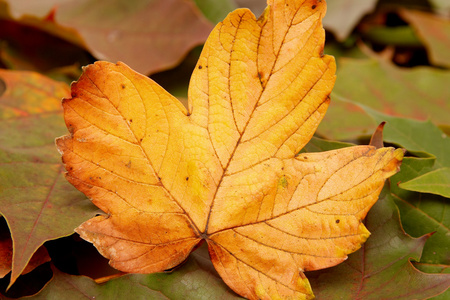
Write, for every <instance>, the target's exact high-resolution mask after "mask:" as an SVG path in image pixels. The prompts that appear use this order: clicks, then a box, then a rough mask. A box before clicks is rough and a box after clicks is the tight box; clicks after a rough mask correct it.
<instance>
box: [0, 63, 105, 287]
mask: <svg viewBox="0 0 450 300" xmlns="http://www.w3.org/2000/svg"><path fill="white" fill-rule="evenodd" d="M0 79H1V80H0V82H4V86H5V90H4V93H3V94H2V95H1V96H0V121H1V122H0V187H1V189H0V213H1V214H2V215H3V216H4V218H5V219H6V221H7V223H8V226H9V228H10V231H11V236H12V240H13V250H14V255H13V264H12V274H11V283H13V282H14V281H15V280H16V279H17V277H18V276H19V275H20V274H21V273H22V271H23V270H24V268H25V266H26V265H27V264H28V262H29V260H30V258H31V257H32V255H33V253H34V252H35V251H36V250H37V249H38V248H39V247H40V246H41V245H42V244H43V243H44V242H45V241H48V240H52V239H56V238H59V237H61V236H66V235H70V234H72V233H73V229H74V228H75V227H76V226H78V225H79V224H80V223H81V222H83V221H85V220H87V219H88V218H89V217H91V216H92V215H93V214H95V212H96V211H97V209H96V207H95V206H93V205H92V204H91V203H90V201H89V200H87V199H86V197H85V196H84V195H83V194H81V193H80V192H78V191H77V190H76V189H75V188H73V186H72V185H71V184H69V183H68V182H67V181H66V179H65V178H64V167H63V165H62V163H61V157H60V155H59V153H58V151H57V150H56V147H55V144H54V139H55V137H56V136H58V135H62V134H64V132H65V131H66V129H65V126H64V121H63V117H62V109H61V98H62V97H66V96H68V92H69V89H68V86H67V85H66V84H63V83H58V82H56V81H52V80H50V79H48V78H46V77H44V76H41V75H39V74H37V73H32V72H18V71H5V70H3V71H2V70H0Z"/></svg>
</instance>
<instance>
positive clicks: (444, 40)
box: [399, 9, 450, 68]
mask: <svg viewBox="0 0 450 300" xmlns="http://www.w3.org/2000/svg"><path fill="white" fill-rule="evenodd" d="M399 13H400V16H401V17H402V18H403V19H404V20H406V21H407V22H408V23H410V24H411V26H412V27H413V28H414V30H415V32H416V33H417V36H418V37H419V38H420V39H421V40H422V41H423V43H424V44H425V47H426V48H427V51H428V54H429V58H430V60H431V62H432V63H433V64H435V65H438V66H444V67H447V68H449V67H450V51H448V49H449V48H450V19H449V18H448V17H447V18H444V17H440V16H438V15H436V14H430V13H426V12H421V11H415V10H406V9H403V10H400V12H399Z"/></svg>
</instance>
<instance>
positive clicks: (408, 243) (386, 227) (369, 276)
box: [308, 191, 450, 300]
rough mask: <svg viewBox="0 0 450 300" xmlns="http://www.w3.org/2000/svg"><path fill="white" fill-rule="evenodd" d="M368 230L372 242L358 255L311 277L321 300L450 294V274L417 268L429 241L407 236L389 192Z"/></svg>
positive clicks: (371, 217)
mask: <svg viewBox="0 0 450 300" xmlns="http://www.w3.org/2000/svg"><path fill="white" fill-rule="evenodd" d="M365 224H366V226H367V228H368V229H370V231H371V232H372V236H371V237H370V239H369V240H368V241H367V242H366V243H365V244H364V245H363V246H362V248H361V249H360V250H359V251H358V252H356V253H354V254H352V255H350V256H349V259H348V260H347V261H345V262H344V263H343V264H340V265H339V266H336V267H334V268H330V269H327V270H322V271H317V272H312V273H309V274H308V277H309V278H310V280H311V284H312V286H313V289H314V291H315V293H316V296H317V298H318V299H355V300H358V299H364V300H366V299H405V300H407V299H428V298H430V297H433V296H436V295H438V294H440V293H442V292H444V291H445V290H446V289H447V288H448V286H449V284H450V274H426V273H423V272H421V271H419V270H417V269H416V268H415V267H414V266H413V265H412V263H411V260H415V261H419V260H420V257H421V253H422V247H423V246H424V244H425V242H426V241H427V238H428V237H429V235H425V236H422V237H420V238H417V239H414V238H411V237H409V236H408V235H406V234H405V233H404V231H403V230H402V228H401V226H400V223H399V215H398V210H397V208H396V207H395V204H394V202H393V200H392V197H391V196H390V195H389V193H388V191H386V195H385V196H383V197H381V198H380V200H379V201H378V202H377V203H376V204H375V205H374V207H373V208H372V209H371V211H370V212H369V214H368V215H367V218H366V220H365ZM387 233H388V234H387Z"/></svg>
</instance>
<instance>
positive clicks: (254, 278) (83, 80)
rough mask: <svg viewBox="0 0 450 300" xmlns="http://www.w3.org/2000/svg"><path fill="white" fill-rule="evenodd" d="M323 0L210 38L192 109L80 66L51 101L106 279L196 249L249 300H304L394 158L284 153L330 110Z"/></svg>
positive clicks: (353, 241)
mask: <svg viewBox="0 0 450 300" xmlns="http://www.w3.org/2000/svg"><path fill="white" fill-rule="evenodd" d="M324 13H325V2H324V1H318V0H308V1H269V7H268V9H266V11H265V12H264V14H263V16H262V17H260V18H259V19H258V20H256V19H255V17H254V16H253V14H252V13H251V12H250V11H249V10H247V9H239V10H236V11H234V12H233V13H231V14H230V15H229V16H228V17H227V18H226V19H225V20H224V21H223V22H221V23H219V24H218V25H217V27H216V28H215V29H214V30H213V32H212V33H211V35H210V37H209V38H208V40H207V42H206V44H205V47H204V49H203V52H202V54H201V57H200V59H199V62H198V64H197V66H196V69H195V71H194V73H193V75H192V78H191V82H190V87H189V108H188V109H187V110H186V109H185V108H184V107H183V106H182V105H181V103H180V102H179V101H178V100H177V99H175V98H174V97H172V96H171V95H169V94H168V93H167V92H166V91H164V90H163V89H162V88H161V87H159V86H158V85H157V84H156V83H154V82H153V81H151V80H149V79H148V78H147V77H145V76H142V75H140V74H137V73H136V72H134V71H132V70H131V69H129V68H128V67H127V66H126V65H124V64H122V63H118V64H116V65H114V64H110V63H106V62H97V63H96V64H94V65H90V66H88V67H87V68H85V70H84V73H83V75H82V76H81V77H80V80H79V81H78V82H77V83H75V84H73V85H72V98H70V99H66V100H64V101H63V107H64V111H65V120H66V125H67V127H68V129H69V132H70V135H68V136H65V137H62V138H60V139H58V141H57V144H58V148H59V150H60V151H61V153H62V154H63V161H64V163H65V165H66V169H67V171H68V174H67V176H66V178H67V179H68V180H69V181H70V182H71V183H72V184H73V185H74V186H76V187H77V188H78V189H79V190H80V191H82V192H84V193H85V194H86V195H87V196H88V197H89V198H91V199H92V201H93V202H94V204H96V205H97V206H98V207H99V208H101V209H102V210H103V211H104V212H105V213H106V214H105V215H101V216H98V217H96V218H93V219H91V220H89V221H87V222H85V223H84V224H82V225H81V226H80V227H78V228H77V232H78V233H79V234H80V235H81V236H82V237H83V238H84V239H86V240H88V241H91V242H93V243H94V245H95V246H96V247H97V249H98V250H99V251H100V252H101V253H102V254H103V255H104V256H106V257H107V258H109V259H110V263H111V265H112V266H113V267H115V268H118V269H120V270H123V271H126V272H139V273H151V272H160V271H163V270H165V269H169V268H173V267H175V266H176V265H178V264H179V263H180V262H182V261H183V260H185V259H186V257H187V255H188V254H189V253H190V252H191V250H192V249H193V248H194V247H195V246H196V245H197V244H198V243H200V242H201V241H202V240H203V239H204V240H206V242H207V243H208V247H209V253H210V256H211V260H212V262H213V264H214V266H215V268H216V269H217V271H218V272H219V274H220V275H221V277H222V278H223V279H224V281H225V282H226V283H227V284H228V285H229V286H230V287H231V288H232V289H233V290H235V291H236V292H237V293H239V294H240V295H242V296H244V297H247V298H250V299H267V298H271V297H272V298H274V297H275V298H276V297H281V298H287V297H291V298H299V299H301V298H311V297H312V296H313V294H312V291H311V288H310V285H309V282H308V280H307V279H306V277H305V275H304V274H303V271H306V270H316V269H321V268H325V267H329V266H333V265H336V264H338V263H340V262H342V261H344V260H345V259H346V257H347V254H349V253H351V252H353V251H355V250H357V249H358V248H359V247H360V245H361V243H363V242H364V241H365V240H366V239H367V237H368V236H369V232H368V231H367V229H366V228H365V227H364V225H363V224H362V223H361V220H362V219H363V218H364V217H365V215H366V214H367V211H368V210H369V209H370V207H371V206H372V205H373V204H374V203H375V201H376V200H377V198H378V194H379V192H380V190H381V188H382V186H383V183H384V181H385V179H386V178H387V177H389V176H391V175H393V174H394V173H395V172H397V169H398V166H399V164H400V161H401V160H402V157H403V151H402V150H401V149H398V150H394V149H393V148H381V149H378V150H377V149H375V148H374V147H372V146H357V147H349V148H344V149H340V150H334V151H328V152H322V153H303V154H301V155H298V156H296V154H297V153H298V152H299V150H301V149H302V148H303V146H304V145H305V144H306V143H307V142H308V141H309V139H310V138H311V137H312V135H313V133H314V131H315V129H316V128H317V126H318V124H319V122H320V120H321V119H322V118H323V115H324V113H325V111H326V109H327V107H328V104H329V93H330V92H331V89H332V86H333V84H334V80H335V75H334V73H335V63H334V59H333V58H332V57H329V56H326V55H325V56H324V55H323V54H322V49H323V43H324V30H323V28H322V26H321V19H322V17H323V15H324Z"/></svg>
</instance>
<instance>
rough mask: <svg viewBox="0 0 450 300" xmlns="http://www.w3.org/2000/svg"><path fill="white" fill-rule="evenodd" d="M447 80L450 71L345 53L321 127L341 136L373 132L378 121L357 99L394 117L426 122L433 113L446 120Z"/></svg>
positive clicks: (335, 136) (331, 135)
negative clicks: (346, 55)
mask: <svg viewBox="0 0 450 300" xmlns="http://www.w3.org/2000/svg"><path fill="white" fill-rule="evenodd" d="M447 82H450V71H448V70H439V69H436V68H430V67H416V68H413V69H406V68H400V67H397V66H394V65H392V64H390V63H388V62H385V61H382V60H375V59H373V58H372V59H351V58H342V59H340V60H339V70H338V72H337V80H336V86H335V88H334V90H333V93H332V97H333V100H335V101H334V105H332V106H331V107H330V109H329V110H328V112H327V115H326V116H325V119H324V122H322V123H321V124H320V126H319V129H318V132H319V133H320V134H321V135H323V136H325V137H327V138H330V139H337V140H345V139H353V138H355V137H358V136H360V135H362V134H365V135H370V134H372V131H373V127H374V125H375V126H376V125H378V124H375V123H374V122H372V120H371V118H368V117H367V114H366V113H365V112H364V110H363V109H361V107H359V106H358V104H363V105H365V106H368V107H371V108H372V109H375V110H378V111H380V112H382V113H384V114H387V115H391V116H397V117H407V118H414V119H418V120H422V121H425V120H428V119H430V118H432V119H433V121H434V122H436V123H437V124H439V125H445V124H447V125H448V124H449V118H448V111H450V101H447V99H449V97H450V86H449V85H448V84H447ZM343 115H345V118H343V117H342V116H343ZM382 121H383V120H382ZM378 123H379V122H378Z"/></svg>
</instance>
